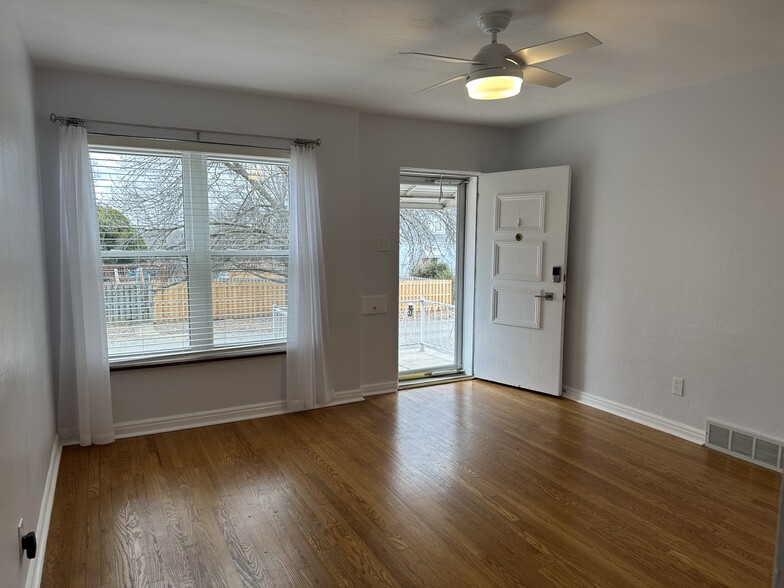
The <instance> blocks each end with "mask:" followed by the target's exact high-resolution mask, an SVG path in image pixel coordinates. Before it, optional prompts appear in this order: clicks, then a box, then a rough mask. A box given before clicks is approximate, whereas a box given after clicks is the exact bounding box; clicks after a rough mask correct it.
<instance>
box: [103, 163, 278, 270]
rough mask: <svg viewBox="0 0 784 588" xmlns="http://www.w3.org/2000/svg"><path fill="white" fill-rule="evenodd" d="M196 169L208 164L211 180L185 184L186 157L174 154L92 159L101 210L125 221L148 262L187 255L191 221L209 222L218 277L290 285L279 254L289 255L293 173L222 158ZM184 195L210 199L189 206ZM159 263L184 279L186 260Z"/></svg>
mask: <svg viewBox="0 0 784 588" xmlns="http://www.w3.org/2000/svg"><path fill="white" fill-rule="evenodd" d="M199 163H200V164H201V165H205V164H206V178H205V177H204V176H205V174H202V175H201V177H199V176H198V175H197V174H190V176H188V173H187V166H186V165H185V164H184V162H183V157H181V156H179V155H175V154H173V155H171V156H170V155H159V154H155V155H139V154H129V153H122V152H118V153H109V152H99V153H94V154H93V169H94V176H95V184H96V191H97V195H98V200H99V203H100V204H102V205H104V206H111V207H112V208H114V209H116V210H118V211H120V212H121V213H122V215H124V217H125V218H127V219H128V221H129V222H130V224H131V227H132V229H133V231H134V234H136V235H138V236H139V237H140V238H141V240H142V241H143V243H144V248H145V249H146V250H148V251H149V252H150V258H151V259H152V258H153V257H154V255H155V251H161V250H164V251H177V250H184V249H186V246H188V245H189V244H188V243H187V237H186V232H187V231H186V229H187V227H186V219H188V218H190V219H192V220H193V221H194V222H203V221H205V220H206V221H207V222H208V223H209V241H210V250H211V254H212V255H211V259H212V272H213V276H219V275H222V274H226V273H227V272H228V273H237V272H242V273H248V274H252V275H255V276H259V277H264V278H267V279H277V280H282V281H283V280H285V278H286V276H287V275H288V260H287V258H286V257H285V256H281V255H275V253H280V252H284V251H286V250H287V249H288V214H289V213H288V193H289V183H288V166H287V165H280V164H276V163H273V162H266V161H259V160H252V159H250V158H248V159H241V158H240V159H238V158H232V159H228V158H223V157H208V158H207V159H206V162H205V161H204V160H199ZM184 170H185V171H186V174H185V177H184V174H183V172H184ZM191 178H193V179H191ZM205 181H206V183H205ZM186 190H188V191H191V192H193V193H198V192H199V191H202V194H203V195H204V196H206V198H193V199H192V203H191V201H186V198H185V192H186ZM204 191H206V194H204ZM188 206H190V207H191V209H189V210H188V213H189V214H185V213H186V207H188ZM205 217H206V218H205ZM223 252H225V255H224V254H222V253H223ZM238 252H246V254H245V255H243V254H240V253H238ZM250 252H256V253H258V254H257V255H248V254H249V253H250ZM158 260H159V263H163V264H168V266H170V268H169V270H168V273H169V275H172V276H173V275H181V276H184V275H185V268H184V267H182V268H178V267H177V266H178V264H179V265H180V266H184V265H185V263H186V262H185V256H183V257H182V258H171V257H168V258H158Z"/></svg>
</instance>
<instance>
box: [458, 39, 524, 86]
mask: <svg viewBox="0 0 784 588" xmlns="http://www.w3.org/2000/svg"><path fill="white" fill-rule="evenodd" d="M511 52H512V51H511V49H509V47H507V46H506V45H504V44H503V43H488V44H487V45H485V46H484V47H482V48H481V49H480V50H479V53H477V54H476V55H474V61H477V62H480V63H475V64H472V65H471V68H470V70H469V72H468V76H467V77H466V80H467V81H471V80H478V79H481V78H487V77H493V76H512V77H516V78H522V77H523V72H522V70H521V68H520V66H519V65H518V64H517V63H514V62H512V61H510V60H509V59H507V57H506V56H507V55H509V54H510V53H511Z"/></svg>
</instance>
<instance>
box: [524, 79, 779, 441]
mask: <svg viewBox="0 0 784 588" xmlns="http://www.w3.org/2000/svg"><path fill="white" fill-rule="evenodd" d="M783 96H784V67H782V66H779V67H775V68H769V69H766V70H763V71H758V72H753V73H749V74H743V75H738V76H734V77H731V78H727V79H724V80H720V81H716V82H710V83H706V84H700V85H695V86H691V87H688V88H684V89H679V90H674V91H670V92H666V93H662V94H658V95H654V96H650V97H647V98H643V99H640V100H636V101H633V102H628V103H625V104H621V105H618V106H612V107H608V108H604V109H600V110H595V111H591V112H585V113H581V114H575V115H569V116H564V117H561V118H557V119H554V120H551V121H547V122H543V123H539V124H536V125H532V126H527V127H524V128H522V129H520V130H518V131H517V136H516V145H515V149H516V156H515V161H516V164H517V166H518V167H540V166H549V165H560V164H571V165H572V166H573V192H572V218H571V230H570V246H569V276H568V277H569V281H568V288H569V296H568V306H567V322H566V349H565V377H564V382H565V384H566V385H567V386H571V387H574V388H576V389H578V390H581V391H583V392H587V393H589V394H595V395H598V396H601V397H603V398H606V399H609V400H613V401H616V402H620V403H622V404H625V405H628V406H632V407H635V408H638V409H642V410H644V411H648V412H651V413H654V414H656V415H659V416H662V417H665V418H669V419H672V420H674V421H678V422H680V423H684V424H686V425H690V426H692V427H696V428H698V429H703V427H704V425H705V418H706V417H713V418H716V419H719V420H722V421H726V422H728V423H732V424H736V425H738V426H740V427H745V428H748V429H751V430H753V431H757V432H759V433H762V434H766V435H769V436H772V437H775V438H778V439H784V420H782V418H781V417H782V414H784V394H783V393H782V382H784V336H782V333H784V312H782V300H784V272H782V267H783V266H782V251H784V230H782V221H783V220H784V197H783V196H784V194H782V169H784V116H782V108H781V106H782V97H783ZM673 376H679V377H683V378H685V379H686V383H685V395H684V396H683V397H682V398H680V397H676V396H673V395H672V394H671V392H670V389H671V384H672V377H673Z"/></svg>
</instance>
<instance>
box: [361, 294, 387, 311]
mask: <svg viewBox="0 0 784 588" xmlns="http://www.w3.org/2000/svg"><path fill="white" fill-rule="evenodd" d="M386 311H387V297H386V295H384V294H378V295H375V296H363V297H362V314H384V313H386Z"/></svg>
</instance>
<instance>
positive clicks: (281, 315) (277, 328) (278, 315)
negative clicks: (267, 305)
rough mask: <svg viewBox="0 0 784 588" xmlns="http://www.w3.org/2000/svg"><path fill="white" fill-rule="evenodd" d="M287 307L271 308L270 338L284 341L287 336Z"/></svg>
mask: <svg viewBox="0 0 784 588" xmlns="http://www.w3.org/2000/svg"><path fill="white" fill-rule="evenodd" d="M288 320H289V307H288V306H273V307H272V338H273V339H286V338H287V334H288Z"/></svg>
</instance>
